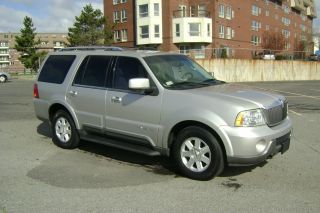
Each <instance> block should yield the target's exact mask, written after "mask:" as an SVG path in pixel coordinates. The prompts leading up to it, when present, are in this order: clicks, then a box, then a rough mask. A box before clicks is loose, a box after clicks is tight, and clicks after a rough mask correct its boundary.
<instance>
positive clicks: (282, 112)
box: [264, 101, 288, 126]
mask: <svg viewBox="0 0 320 213" xmlns="http://www.w3.org/2000/svg"><path fill="white" fill-rule="evenodd" d="M287 111H288V102H287V101H285V102H283V105H282V104H279V105H278V106H274V107H272V108H270V109H265V110H264V113H265V117H266V120H267V124H268V125H269V126H275V125H277V124H278V123H280V122H281V121H283V120H284V119H285V118H286V117H287Z"/></svg>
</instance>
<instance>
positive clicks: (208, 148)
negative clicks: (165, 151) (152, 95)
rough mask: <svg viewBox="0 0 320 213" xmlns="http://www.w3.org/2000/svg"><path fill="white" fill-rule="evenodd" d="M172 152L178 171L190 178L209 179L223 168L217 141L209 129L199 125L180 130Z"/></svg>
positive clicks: (221, 154)
mask: <svg viewBox="0 0 320 213" xmlns="http://www.w3.org/2000/svg"><path fill="white" fill-rule="evenodd" d="M172 154H173V157H174V160H175V163H176V165H177V167H178V169H179V171H180V172H181V173H182V174H183V175H185V176H186V177H189V178H192V179H196V180H209V179H211V178H213V177H214V176H217V175H219V174H220V173H221V172H222V170H223V168H224V159H223V153H222V149H221V147H220V144H219V142H218V141H217V139H216V138H215V137H214V136H213V135H212V134H211V133H210V132H209V131H207V130H206V129H203V128H200V127H195V126H192V127H187V128H185V129H183V130H181V131H180V132H179V133H178V136H177V139H176V141H175V143H174V145H173V153H172Z"/></svg>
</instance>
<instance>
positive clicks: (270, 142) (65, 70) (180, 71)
mask: <svg viewBox="0 0 320 213" xmlns="http://www.w3.org/2000/svg"><path fill="white" fill-rule="evenodd" d="M34 106H35V113H36V116H37V117H38V118H39V119H41V120H44V121H49V122H50V125H51V131H52V140H53V142H54V143H55V144H56V145H57V146H59V147H62V148H66V149H71V148H76V147H77V146H78V145H79V141H80V139H83V140H86V141H92V142H97V143H102V144H105V145H108V146H113V147H117V148H122V149H126V150H130V151H134V152H137V153H141V154H145V155H149V156H157V155H165V156H171V157H172V159H173V161H174V162H175V163H176V165H177V168H178V170H179V171H180V173H181V174H183V175H185V176H187V177H189V178H193V179H198V180H208V179H211V178H213V177H214V176H216V175H218V174H219V173H221V172H222V170H223V168H224V167H225V166H226V165H231V166H235V165H237V166H239V165H253V164H258V163H260V162H262V161H265V160H266V159H267V158H268V157H271V156H273V155H275V154H276V153H279V152H281V153H284V152H285V151H287V150H288V148H289V145H290V137H291V130H292V123H291V121H290V119H289V117H288V116H287V112H288V103H287V100H286V98H285V97H283V96H281V95H278V94H273V93H270V92H266V91H257V90H253V89H250V88H247V87H245V88H244V87H241V86H239V85H236V84H227V83H225V82H222V81H219V80H217V79H214V78H213V77H212V76H211V75H210V74H209V73H208V72H207V71H205V70H204V69H203V68H202V67H201V66H199V65H198V64H197V63H195V62H194V61H193V60H191V59H190V58H188V57H187V56H184V55H180V54H173V53H161V52H152V51H127V50H124V51H110V50H108V51H105V50H103V49H99V50H78V49H77V50H70V51H68V50H65V51H62V52H55V53H50V54H49V55H48V57H47V58H46V60H45V62H44V63H43V65H42V67H41V71H40V73H39V75H38V79H37V81H36V83H35V85H34Z"/></svg>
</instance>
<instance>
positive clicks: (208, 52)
mask: <svg viewBox="0 0 320 213" xmlns="http://www.w3.org/2000/svg"><path fill="white" fill-rule="evenodd" d="M179 52H180V53H182V54H185V55H188V56H190V57H191V58H194V59H213V58H226V59H227V58H229V59H256V60H259V59H260V60H300V61H320V57H319V56H317V55H315V54H313V52H311V51H284V50H268V49H245V48H205V49H189V50H180V51H179Z"/></svg>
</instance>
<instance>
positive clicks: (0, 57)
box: [0, 33, 67, 72]
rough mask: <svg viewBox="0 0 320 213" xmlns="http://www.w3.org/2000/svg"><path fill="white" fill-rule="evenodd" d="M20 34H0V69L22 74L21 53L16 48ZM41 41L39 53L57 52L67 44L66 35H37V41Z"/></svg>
mask: <svg viewBox="0 0 320 213" xmlns="http://www.w3.org/2000/svg"><path fill="white" fill-rule="evenodd" d="M18 35H20V33H0V69H6V70H9V71H10V72H21V71H23V70H24V66H23V64H21V62H20V61H19V57H20V53H19V52H18V51H17V50H16V49H15V48H14V46H15V43H16V41H15V37H16V36H18ZM38 39H39V40H40V44H39V45H38V47H37V49H38V50H39V51H46V52H51V51H57V50H59V49H61V48H63V47H65V44H66V43H67V34H66V33H37V35H36V40H38Z"/></svg>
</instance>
